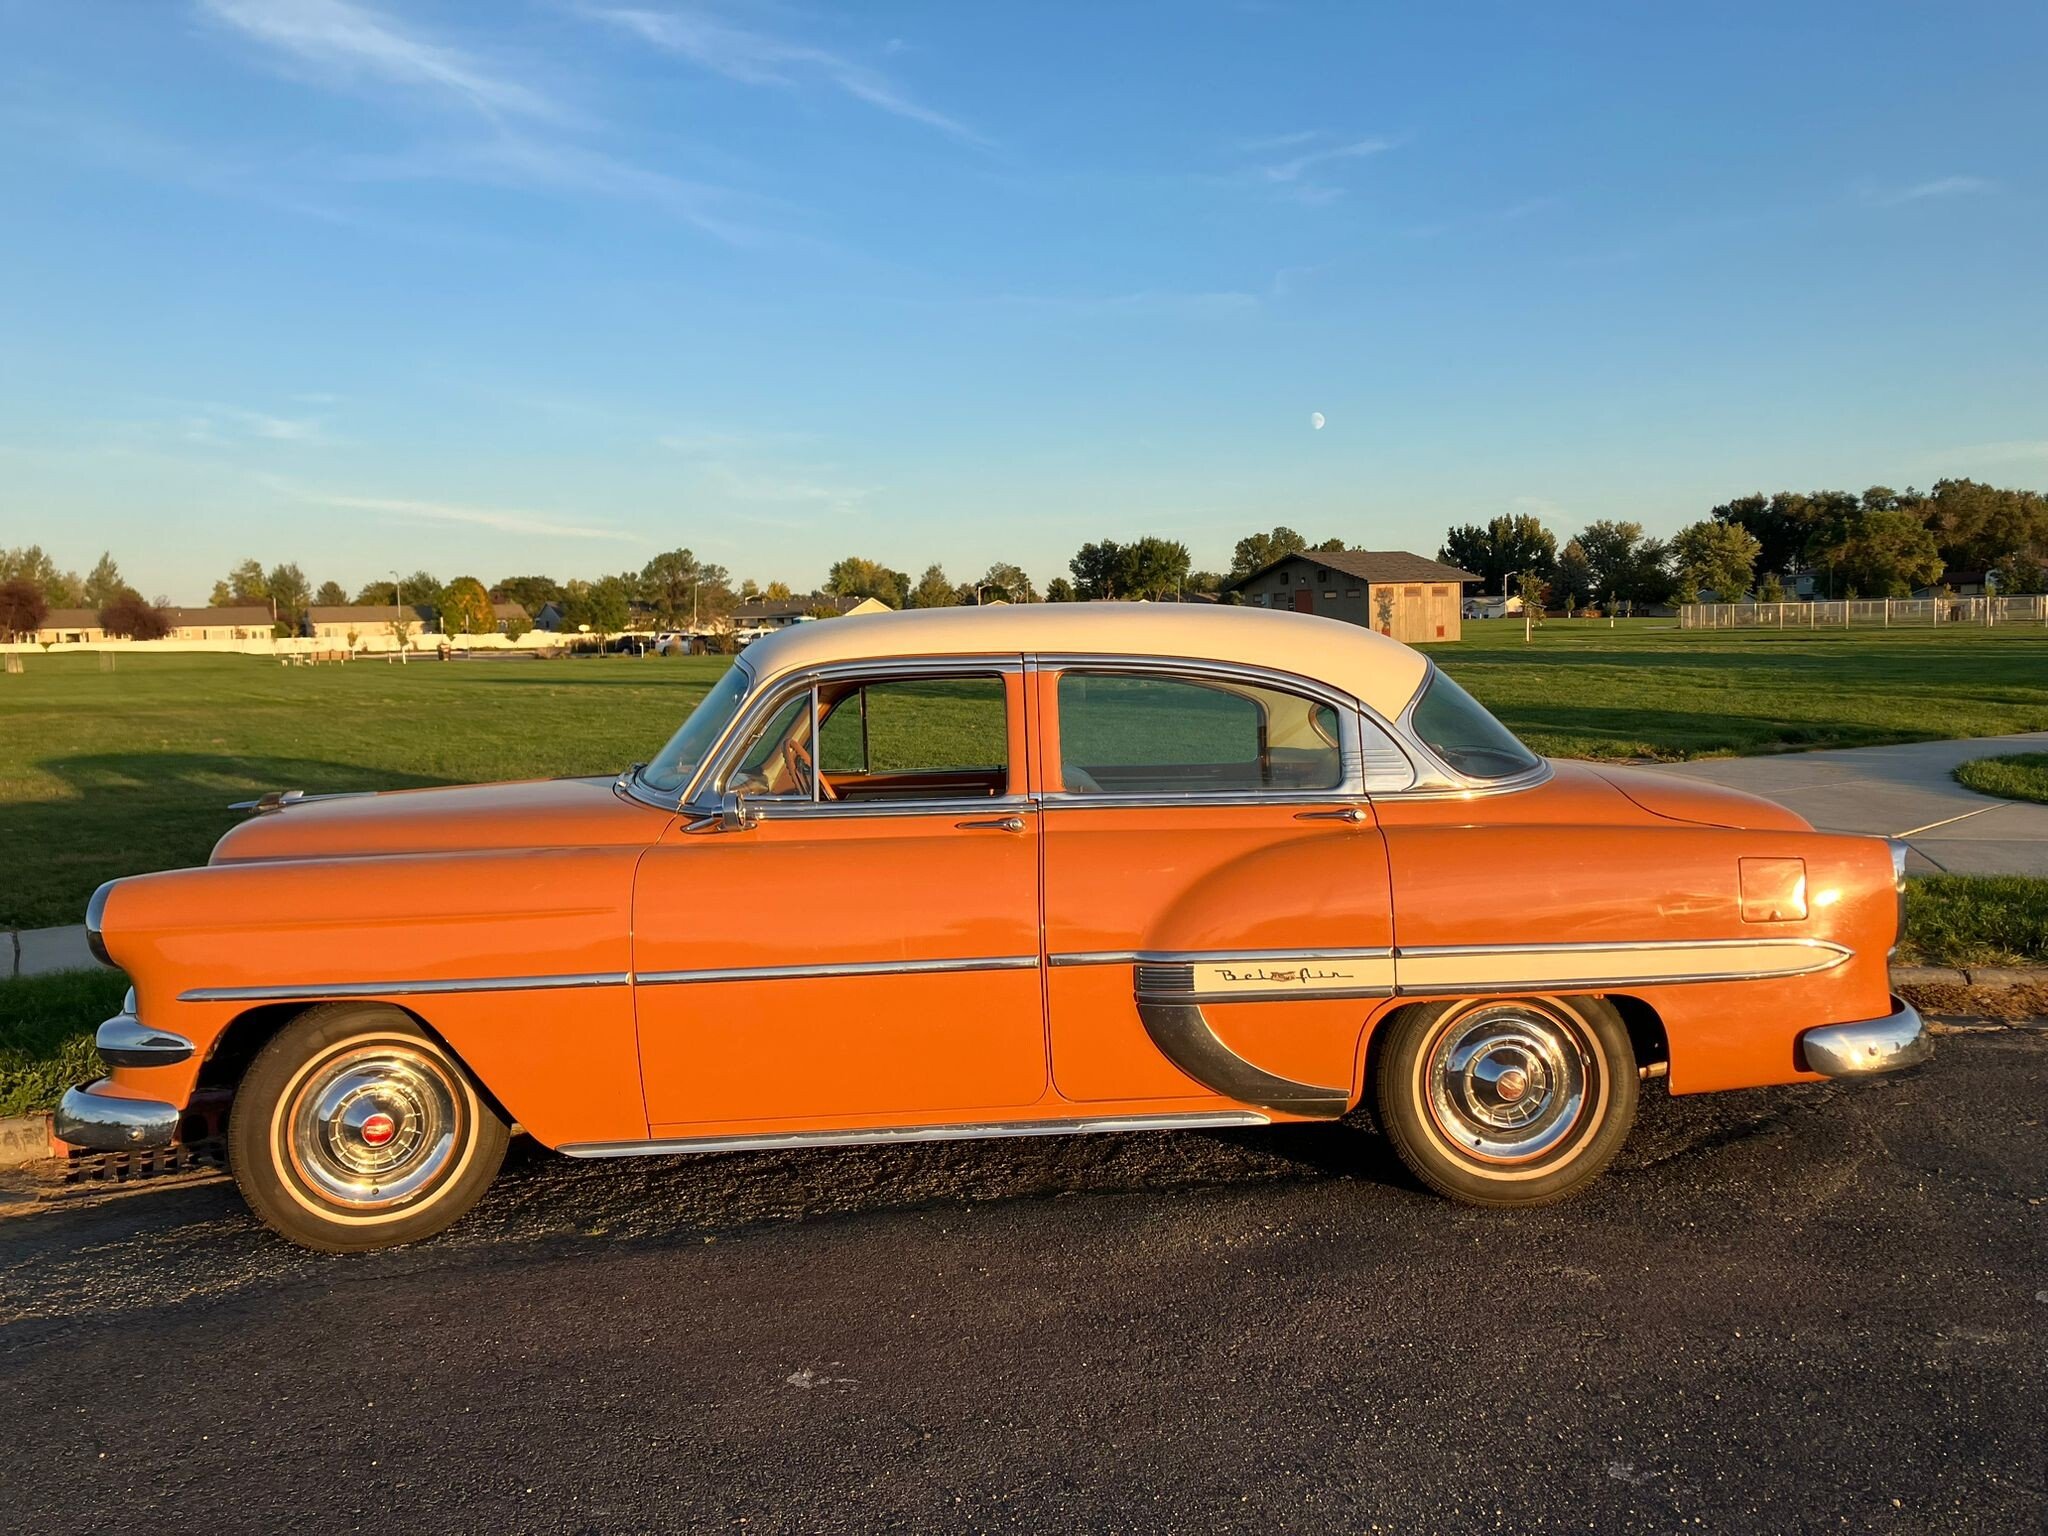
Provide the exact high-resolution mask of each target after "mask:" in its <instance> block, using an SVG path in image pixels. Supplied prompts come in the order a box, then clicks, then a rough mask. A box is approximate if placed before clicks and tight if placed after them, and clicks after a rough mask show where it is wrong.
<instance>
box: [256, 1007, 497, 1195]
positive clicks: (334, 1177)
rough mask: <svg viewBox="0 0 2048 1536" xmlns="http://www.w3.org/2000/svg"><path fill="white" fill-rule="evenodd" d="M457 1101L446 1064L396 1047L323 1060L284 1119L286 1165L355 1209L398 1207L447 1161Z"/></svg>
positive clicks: (457, 1120) (458, 1119) (457, 1119)
mask: <svg viewBox="0 0 2048 1536" xmlns="http://www.w3.org/2000/svg"><path fill="white" fill-rule="evenodd" d="M461 1126H462V1109H461V1101H460V1099H459V1097H458V1095H457V1092H456V1087H455V1084H454V1082H453V1081H452V1080H451V1078H450V1077H449V1075H448V1072H447V1069H446V1068H444V1067H443V1066H442V1065H441V1064H440V1063H438V1062H436V1061H433V1060H432V1059H430V1058H429V1057H426V1056H423V1055H420V1054H418V1053H416V1052H413V1051H408V1050H406V1049H404V1048H403V1047H400V1046H396V1045H376V1046H367V1047H364V1048H363V1049H361V1050H357V1051H351V1052H348V1053H346V1054H344V1055H342V1056H339V1057H337V1058H336V1059H335V1060H333V1061H331V1062H328V1063H325V1064H324V1065H323V1066H321V1067H320V1068H319V1069H318V1070H317V1071H316V1072H314V1073H313V1074H312V1075H311V1076H310V1077H308V1078H307V1079H306V1081H305V1082H304V1084H302V1085H301V1087H300V1088H299V1091H298V1095H297V1097H296V1098H295V1099H294V1101H293V1104H292V1110H291V1114H290V1117H289V1120H288V1134H289V1137H290V1151H291V1158H292V1163H293V1166H294V1167H295V1168H297V1170H298V1171H299V1173H300V1174H301V1176H303V1177H304V1179H305V1181H306V1182H307V1183H308V1184H309V1185H311V1186H312V1188H313V1190H314V1192H315V1193H317V1194H319V1195H321V1196H322V1197H324V1198H326V1199H328V1200H331V1201H333V1202H335V1203H336V1204H338V1205H347V1206H354V1207H359V1208H376V1207H380V1206H391V1205H400V1204H403V1203H404V1202H405V1201H407V1200H410V1199H413V1198H414V1197H415V1196H417V1195H418V1194H420V1193H421V1191H423V1190H425V1189H426V1188H428V1187H429V1186H430V1185H432V1184H433V1183H434V1181H435V1180H437V1179H438V1178H439V1177H440V1176H441V1175H442V1174H443V1173H444V1172H445V1171H446V1170H447V1168H448V1166H449V1164H450V1163H451V1162H452V1161H453V1160H454V1157H455V1148H456V1138H457V1134H458V1132H459V1131H460V1129H461Z"/></svg>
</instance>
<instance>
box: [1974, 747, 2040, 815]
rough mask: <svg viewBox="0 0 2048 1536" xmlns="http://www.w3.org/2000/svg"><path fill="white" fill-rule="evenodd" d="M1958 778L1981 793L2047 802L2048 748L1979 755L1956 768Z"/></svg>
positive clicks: (2012, 798)
mask: <svg viewBox="0 0 2048 1536" xmlns="http://www.w3.org/2000/svg"><path fill="white" fill-rule="evenodd" d="M1956 782H1957V783H1958V784H1960V785H1962V786H1963V788H1965V789H1974V790H1975V791H1977V793H1978V794H1980V795H1997V796H1998V797H1999V798H2000V799H2001V800H2039V801H2041V802H2043V803H2044V804H2048V752H2014V753H2012V754H2010V755H2009V756H2006V757H1980V758H1977V759H1976V760H1975V761H1973V762H1968V763H1964V764H1963V765H1962V766H1961V767H1959V768H1958V769H1956Z"/></svg>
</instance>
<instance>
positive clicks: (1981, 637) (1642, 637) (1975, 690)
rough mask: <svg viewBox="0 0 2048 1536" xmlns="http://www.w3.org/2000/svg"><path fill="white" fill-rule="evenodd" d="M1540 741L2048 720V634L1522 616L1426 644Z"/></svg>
mask: <svg viewBox="0 0 2048 1536" xmlns="http://www.w3.org/2000/svg"><path fill="white" fill-rule="evenodd" d="M1422 649H1423V650H1425V651H1427V652H1429V653H1430V654H1431V655H1432V656H1434V657H1435V658H1436V659H1437V661H1438V662H1440V663H1441V664H1442V665H1443V667H1444V669H1445V670H1446V671H1448V672H1449V673H1451V674H1452V676H1454V677H1456V678H1457V680H1458V681H1459V682H1461V683H1463V684H1464V685H1465V687H1466V688H1467V689H1469V690H1470V691H1471V692H1472V694H1473V695H1474V696H1475V697H1477V698H1478V699H1479V701H1480V702H1481V703H1483V704H1485V705H1486V706H1487V707H1488V708H1489V709H1491V710H1492V711H1493V712H1494V713H1495V714H1497V715H1499V716H1500V718H1501V719H1502V720H1503V721H1504V722H1506V724H1507V725H1508V726H1509V727H1510V728H1511V729H1512V730H1513V731H1514V732H1515V734H1516V735H1518V736H1520V737H1521V738H1522V740H1524V741H1525V742H1527V743H1528V744H1529V745H1530V746H1532V747H1534V748H1535V749H1536V750H1537V751H1538V752H1542V753H1545V754H1547V755H1550V756H1560V757H1641V758H1684V757H1727V756H1746V755H1748V754H1751V753H1757V752H1782V751H1790V750H1799V749H1804V748H1815V747H1869V746H1881V745H1883V744H1885V743H1887V742H1896V741H1926V740H1930V739H1932V738H1936V737H1948V736H1998V735H2004V734H2006V733H2008V732H2013V731H2038V730H2048V629H2039V628H2019V627H2013V628H2005V629H1991V630H1985V629H1978V628H1972V627H1970V626H1967V625H1960V624H1951V625H1947V626H1944V627H1942V628H1940V629H1892V630H1882V629H1852V630H1847V631H1844V630H1839V629H1836V630H1819V631H1812V632H1809V631H1803V630H1785V631H1782V632H1780V631H1776V630H1742V631H1732V630H1720V631H1714V630H1707V631H1699V630H1680V629H1677V628H1676V627H1674V626H1672V625H1670V624H1668V623H1665V624H1658V623H1657V622H1656V621H1637V622H1636V623H1634V624H1633V625H1631V624H1630V623H1628V622H1626V621H1624V622H1623V623H1620V624H1617V625H1616V626H1615V627H1614V628H1613V629H1609V628H1608V627H1607V622H1606V620H1604V619H1590V620H1572V619H1552V620H1550V621H1549V622H1548V623H1546V624H1545V625H1544V626H1543V627H1542V628H1541V629H1539V630H1538V631H1537V633H1536V639H1535V642H1534V643H1533V644H1530V645H1524V644H1523V642H1522V626H1521V625H1520V624H1519V623H1516V622H1511V621H1508V620H1501V619H1491V620H1480V621H1476V622H1472V623H1468V624H1466V625H1465V638H1464V640H1463V641H1461V642H1460V643H1458V644H1455V645H1428V646H1424V647H1422Z"/></svg>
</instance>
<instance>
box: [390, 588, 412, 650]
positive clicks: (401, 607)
mask: <svg viewBox="0 0 2048 1536" xmlns="http://www.w3.org/2000/svg"><path fill="white" fill-rule="evenodd" d="M391 628H392V632H393V633H395V634H396V635H397V636H398V664H399V665H400V666H401V667H402V666H405V665H406V659H405V653H406V651H407V650H408V649H409V647H408V646H407V645H406V643H405V583H404V582H403V581H401V580H399V576H398V572H396V571H393V572H392V573H391Z"/></svg>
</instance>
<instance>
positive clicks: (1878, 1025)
mask: <svg viewBox="0 0 2048 1536" xmlns="http://www.w3.org/2000/svg"><path fill="white" fill-rule="evenodd" d="M1892 1005H1893V1011H1892V1013H1890V1014H1889V1015H1887V1016H1886V1017H1885V1018H1882V1019H1865V1020H1863V1022H1861V1023H1860V1024H1830V1025H1827V1026H1826V1027H1825V1028H1822V1029H1809V1030H1808V1031H1807V1032H1806V1033H1805V1034H1803V1035H1801V1036H1800V1037H1799V1054H1800V1056H1801V1058H1802V1060H1803V1061H1804V1063H1805V1066H1806V1070H1807V1071H1809V1072H1818V1073H1820V1074H1822V1075H1823V1076H1825V1077H1874V1076H1876V1075H1877V1074H1878V1073H1880V1072H1898V1071H1901V1070H1903V1069H1904V1068H1906V1067H1917V1066H1918V1065H1920V1063H1921V1062H1923V1061H1926V1060H1927V1059H1928V1058H1929V1057H1931V1056H1932V1055H1933V1054H1934V1041H1933V1040H1932V1039H1930V1038H1929V1037H1928V1034H1927V1026H1926V1025H1925V1024H1922V1023H1921V1022H1920V1014H1919V1012H1918V1010H1916V1009H1915V1008H1914V1007H1913V1005H1912V1004H1911V1003H1909V1002H1907V1001H1906V1000H1905V999H1903V998H1898V997H1894V998H1893V999H1892Z"/></svg>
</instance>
